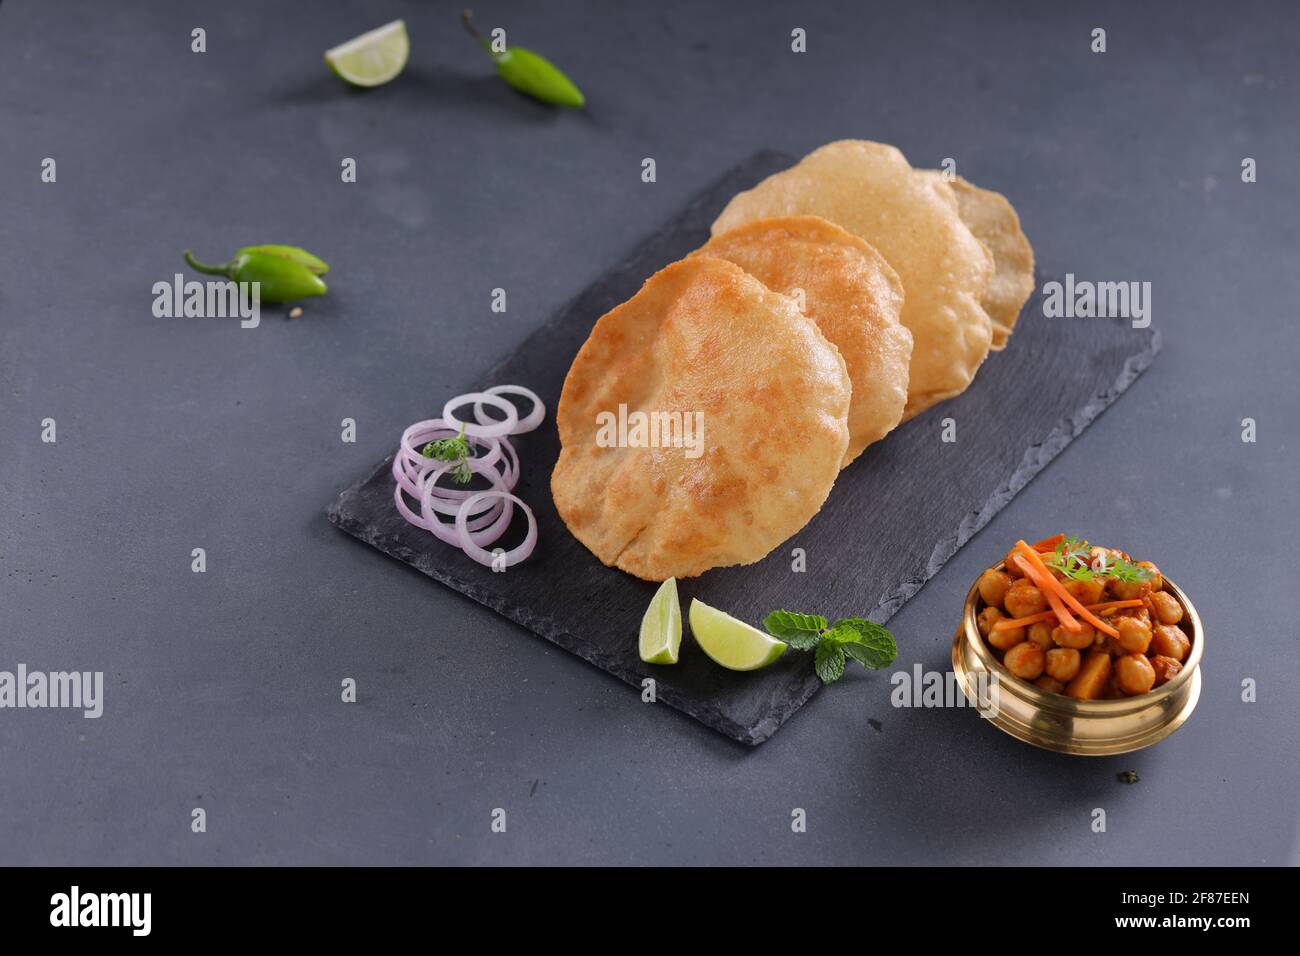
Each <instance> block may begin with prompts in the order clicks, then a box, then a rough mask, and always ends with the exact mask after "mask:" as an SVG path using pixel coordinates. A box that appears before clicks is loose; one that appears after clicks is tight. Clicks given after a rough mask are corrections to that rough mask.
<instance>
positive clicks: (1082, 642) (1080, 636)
mask: <svg viewBox="0 0 1300 956" xmlns="http://www.w3.org/2000/svg"><path fill="white" fill-rule="evenodd" d="M1097 633H1098V632H1097V631H1095V630H1093V627H1092V625H1091V624H1089V623H1088V622H1087V621H1080V622H1079V630H1077V631H1067V630H1066V629H1065V628H1063V627H1054V628H1052V641H1053V643H1055V644H1056V645H1058V646H1059V647H1069V648H1073V649H1074V650H1076V651H1081V650H1083V649H1084V648H1086V647H1092V642H1093V641H1094V640H1096V638H1097ZM1105 636H1106V635H1104V634H1103V635H1102V637H1105Z"/></svg>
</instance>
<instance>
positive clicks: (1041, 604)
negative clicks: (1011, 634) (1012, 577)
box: [1002, 578, 1047, 617]
mask: <svg viewBox="0 0 1300 956" xmlns="http://www.w3.org/2000/svg"><path fill="white" fill-rule="evenodd" d="M1002 603H1003V606H1004V607H1006V609H1007V613H1008V614H1010V615H1011V616H1012V617H1028V616H1029V615H1031V614H1041V613H1042V612H1043V611H1046V610H1047V598H1045V597H1044V596H1043V592H1042V591H1040V590H1038V588H1036V587H1034V586H1033V585H1032V584H1030V583H1029V582H1028V581H1027V580H1025V579H1023V578H1022V579H1020V580H1019V581H1015V582H1013V583H1012V585H1011V587H1009V588H1008V589H1007V595H1006V597H1005V598H1004V599H1003V602H1002Z"/></svg>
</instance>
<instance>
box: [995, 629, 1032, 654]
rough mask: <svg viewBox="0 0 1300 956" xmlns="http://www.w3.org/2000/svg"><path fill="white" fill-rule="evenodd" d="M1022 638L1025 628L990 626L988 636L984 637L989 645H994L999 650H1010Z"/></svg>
mask: <svg viewBox="0 0 1300 956" xmlns="http://www.w3.org/2000/svg"><path fill="white" fill-rule="evenodd" d="M1024 639H1025V629H1024V628H1023V627H1003V628H992V629H991V630H990V631H989V633H988V637H987V638H985V640H987V641H988V642H989V645H990V646H992V647H996V648H997V649H998V650H1000V651H1007V650H1010V649H1011V648H1013V647H1015V646H1016V645H1017V644H1019V643H1020V642H1021V641H1023V640H1024Z"/></svg>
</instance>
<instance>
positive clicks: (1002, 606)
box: [976, 534, 1192, 700]
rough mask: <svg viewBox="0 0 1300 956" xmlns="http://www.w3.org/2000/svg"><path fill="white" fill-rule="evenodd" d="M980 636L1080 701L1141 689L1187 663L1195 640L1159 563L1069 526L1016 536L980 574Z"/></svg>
mask: <svg viewBox="0 0 1300 956" xmlns="http://www.w3.org/2000/svg"><path fill="white" fill-rule="evenodd" d="M979 595H980V611H979V614H978V615H977V617H976V623H977V624H978V626H979V632H980V636H981V637H983V638H984V640H985V642H986V643H987V644H988V646H989V647H990V648H991V649H992V650H993V652H994V654H995V655H996V656H997V657H998V659H999V660H1000V661H1001V662H1002V666H1003V667H1005V668H1006V669H1007V670H1008V671H1010V672H1011V673H1012V674H1013V675H1015V676H1016V677H1019V678H1021V679H1022V680H1026V681H1029V682H1030V683H1032V684H1034V685H1035V686H1037V687H1040V688H1042V689H1043V690H1046V691H1050V692H1052V693H1056V694H1066V695H1068V696H1070V697H1073V698H1074V699H1075V700H1106V699H1114V698H1119V697H1136V696H1138V695H1139V694H1145V693H1147V692H1148V691H1150V690H1151V689H1152V688H1155V687H1159V686H1160V685H1161V684H1165V683H1167V682H1168V681H1170V680H1172V679H1173V678H1174V676H1175V675H1177V674H1178V673H1179V672H1180V671H1181V670H1182V669H1183V662H1184V661H1186V660H1187V655H1188V654H1189V653H1190V652H1191V649H1192V641H1191V637H1190V636H1189V635H1188V633H1187V632H1186V631H1185V630H1184V629H1183V628H1182V626H1181V625H1182V623H1183V606H1182V604H1180V603H1179V601H1178V599H1177V598H1175V597H1174V596H1173V595H1172V594H1170V593H1169V592H1168V591H1166V590H1165V589H1164V578H1163V577H1162V575H1161V574H1160V569H1159V568H1157V567H1156V566H1155V565H1154V564H1152V563H1151V562H1150V561H1139V562H1137V563H1134V562H1133V560H1132V558H1130V557H1129V556H1128V555H1127V554H1125V553H1124V552H1123V551H1118V550H1115V549H1113V548H1100V547H1094V546H1092V545H1090V544H1089V543H1088V542H1087V541H1084V540H1082V539H1080V538H1072V537H1066V536H1065V535H1063V534H1058V535H1055V536H1054V537H1051V538H1046V539H1044V540H1042V541H1039V542H1037V543H1036V544H1032V545H1031V544H1026V543H1025V542H1024V541H1017V542H1016V544H1015V547H1013V548H1012V549H1011V550H1010V551H1009V552H1007V556H1006V562H1005V570H1002V571H997V570H994V569H992V568H990V569H989V570H987V571H985V572H984V573H983V574H982V575H981V576H980V580H979Z"/></svg>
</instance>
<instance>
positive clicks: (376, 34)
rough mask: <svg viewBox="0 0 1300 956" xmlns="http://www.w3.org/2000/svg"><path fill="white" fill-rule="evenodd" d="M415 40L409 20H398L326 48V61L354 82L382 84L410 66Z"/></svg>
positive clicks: (356, 84) (357, 83)
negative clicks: (410, 37) (409, 36)
mask: <svg viewBox="0 0 1300 956" xmlns="http://www.w3.org/2000/svg"><path fill="white" fill-rule="evenodd" d="M410 53H411V44H410V41H409V40H408V39H407V36H406V23H405V21H402V20H394V21H393V22H392V23H385V24H384V25H383V26H382V27H379V28H378V29H376V30H371V31H370V32H369V33H363V34H361V36H359V37H353V38H352V39H351V40H349V41H348V42H347V43H341V44H339V45H338V46H336V47H335V48H334V49H332V50H326V51H325V62H326V63H328V64H329V68H330V69H331V70H333V71H334V72H335V73H336V74H338V75H339V76H341V77H342V78H343V79H345V80H347V81H348V82H349V83H351V84H352V85H353V86H382V85H383V84H385V83H387V82H388V81H389V80H391V79H392V78H393V77H395V76H397V74H398V73H401V72H402V67H404V66H406V58H407V57H408V56H409V55H410Z"/></svg>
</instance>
